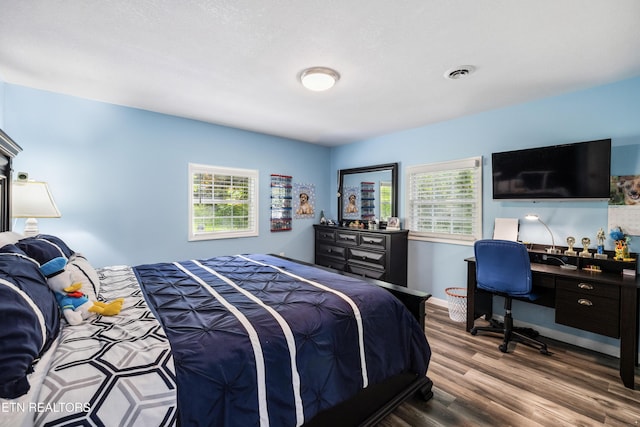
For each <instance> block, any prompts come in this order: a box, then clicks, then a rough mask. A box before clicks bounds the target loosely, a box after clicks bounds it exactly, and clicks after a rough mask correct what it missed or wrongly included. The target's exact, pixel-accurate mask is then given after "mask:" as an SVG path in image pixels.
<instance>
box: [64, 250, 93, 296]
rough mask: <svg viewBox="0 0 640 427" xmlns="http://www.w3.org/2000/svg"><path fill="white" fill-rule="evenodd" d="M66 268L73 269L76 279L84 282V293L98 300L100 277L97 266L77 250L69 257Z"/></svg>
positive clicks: (74, 278) (72, 272)
mask: <svg viewBox="0 0 640 427" xmlns="http://www.w3.org/2000/svg"><path fill="white" fill-rule="evenodd" d="M66 269H67V270H69V271H71V274H72V277H73V280H74V281H75V280H77V281H79V282H82V288H81V291H82V293H84V294H85V295H86V296H87V297H89V300H91V301H98V295H100V278H99V277H98V273H96V270H95V268H93V267H92V266H91V264H89V261H87V259H86V258H85V257H84V256H83V255H82V254H81V253H78V252H75V253H74V254H73V255H71V256H70V257H69V261H68V262H67V267H66Z"/></svg>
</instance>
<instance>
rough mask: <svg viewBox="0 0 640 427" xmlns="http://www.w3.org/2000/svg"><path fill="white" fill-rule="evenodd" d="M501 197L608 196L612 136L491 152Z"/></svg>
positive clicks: (496, 195) (495, 192) (495, 195)
mask: <svg viewBox="0 0 640 427" xmlns="http://www.w3.org/2000/svg"><path fill="white" fill-rule="evenodd" d="M491 163H492V172H493V198H494V199H498V200H607V199H609V186H610V184H609V181H610V174H611V139H601V140H597V141H587V142H577V143H573V144H563V145H553V146H549V147H538V148H530V149H525V150H516V151H506V152H501V153H493V154H492V155H491Z"/></svg>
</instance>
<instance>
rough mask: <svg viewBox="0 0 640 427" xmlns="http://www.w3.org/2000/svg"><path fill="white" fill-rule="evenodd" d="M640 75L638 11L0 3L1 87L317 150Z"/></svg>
mask: <svg viewBox="0 0 640 427" xmlns="http://www.w3.org/2000/svg"><path fill="white" fill-rule="evenodd" d="M459 65H473V66H475V67H476V71H475V73H473V74H471V75H470V76H469V77H468V78H466V79H461V80H448V79H445V78H444V73H445V72H446V71H447V70H450V69H452V68H455V67H457V66H459ZM311 66H328V67H332V68H334V69H336V70H338V72H339V73H340V74H341V79H340V81H339V82H338V84H337V85H336V86H335V87H334V88H333V89H331V90H330V91H328V92H323V93H316V92H309V91H307V90H305V89H304V88H302V86H301V85H300V83H299V81H298V75H299V73H300V72H301V71H302V70H303V69H304V68H307V67H311ZM638 75H640V1H639V0H615V1H612V0H402V1H389V0H325V1H318V0H316V1H311V0H288V1H287V0H218V1H205V0H180V1H178V0H110V1H105V0H19V1H16V0H0V79H1V80H4V81H5V82H8V83H12V84H17V85H23V86H28V87H34V88H38V89H44V90H48V91H52V92H58V93H63V94H69V95H74V96H78V97H82V98H88V99H93V100H99V101H104V102H109V103H113V104H118V105H126V106H131V107H137V108H142V109H145V110H151V111H156V112H161V113H166V114H172V115H176V116H181V117H187V118H192V119H196V120H202V121H206V122H211V123H217V124H221V125H227V126H233V127H236V128H241V129H247V130H253V131H257V132H262V133H267V134H273V135H279V136H283V137H288V138H294V139H298V140H302V141H308V142H312V143H318V144H324V145H336V144H344V143H349V142H353V141H357V140H362V139H366V138H371V137H375V136H378V135H382V134H385V133H389V132H393V131H397V130H401V129H407V128H413V127H418V126H423V125H427V124H431V123H435V122H439V121H443V120H448V119H452V118H456V117H460V116H464V115H468V114H473V113H477V112H481V111H486V110H490V109H494V108H500V107H504V106H508V105H513V104H517V103H521V102H526V101H530V100H533V99H538V98H543V97H548V96H553V95H558V94H562V93H566V92H570V91H575V90H580V89H583V88H588V87H592V86H597V85H600V84H605V83H609V82H614V81H617V80H622V79H625V78H630V77H635V76H638Z"/></svg>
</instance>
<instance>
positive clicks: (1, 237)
mask: <svg viewBox="0 0 640 427" xmlns="http://www.w3.org/2000/svg"><path fill="white" fill-rule="evenodd" d="M23 237H24V236H23V235H22V234H20V233H16V232H15V231H3V232H2V233H0V248H1V247H3V246H4V245H13V244H15V243H17V242H18V240H20V239H22V238H23Z"/></svg>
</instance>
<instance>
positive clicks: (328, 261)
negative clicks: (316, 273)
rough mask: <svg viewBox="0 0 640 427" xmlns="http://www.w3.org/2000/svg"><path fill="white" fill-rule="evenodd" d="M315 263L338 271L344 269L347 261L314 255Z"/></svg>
mask: <svg viewBox="0 0 640 427" xmlns="http://www.w3.org/2000/svg"><path fill="white" fill-rule="evenodd" d="M316 264H318V265H322V266H324V267H329V268H333V269H334V270H339V271H345V268H346V267H347V262H346V261H345V260H341V259H338V258H331V257H325V256H316Z"/></svg>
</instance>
